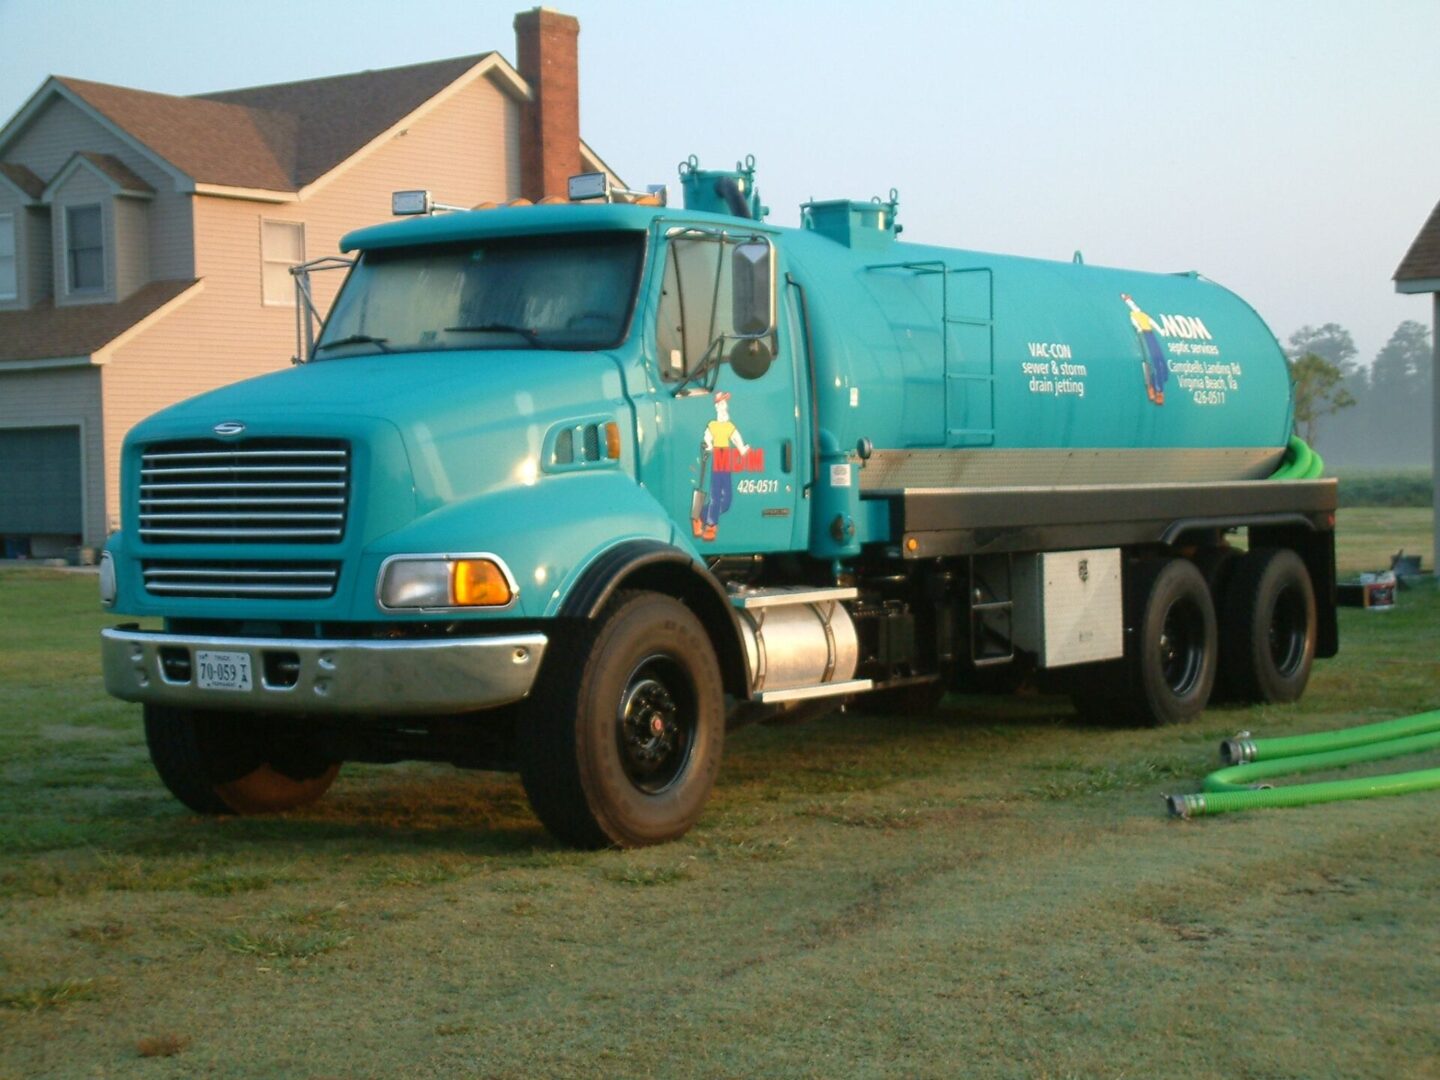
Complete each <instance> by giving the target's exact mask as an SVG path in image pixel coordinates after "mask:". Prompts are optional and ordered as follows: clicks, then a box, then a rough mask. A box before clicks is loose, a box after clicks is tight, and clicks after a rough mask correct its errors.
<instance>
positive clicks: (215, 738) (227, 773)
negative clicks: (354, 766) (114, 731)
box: [145, 705, 340, 814]
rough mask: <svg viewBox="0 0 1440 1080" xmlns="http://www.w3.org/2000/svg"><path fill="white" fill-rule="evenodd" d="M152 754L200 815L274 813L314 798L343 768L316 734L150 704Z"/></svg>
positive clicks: (147, 716)
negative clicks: (317, 744)
mask: <svg viewBox="0 0 1440 1080" xmlns="http://www.w3.org/2000/svg"><path fill="white" fill-rule="evenodd" d="M145 742H146V745H147V746H148V747H149V749H150V760H151V762H152V763H153V764H154V766H155V771H156V772H157V773H159V774H160V779H161V781H162V782H163V783H164V784H165V786H166V788H168V789H169V791H170V793H171V794H172V795H174V796H175V797H176V798H177V799H179V800H180V801H181V802H182V803H184V804H185V805H186V806H188V807H189V808H190V809H191V810H194V811H195V812H196V813H197V814H269V813H278V812H279V811H282V810H293V809H295V808H296V807H300V806H304V805H306V804H307V803H312V802H314V801H315V800H316V799H318V798H320V796H322V795H324V794H325V792H326V791H327V790H329V788H330V785H331V784H332V783H334V781H335V777H336V776H337V775H338V774H339V772H340V765H339V763H338V762H335V761H331V760H330V759H328V758H326V757H324V756H323V755H322V754H321V753H320V752H319V750H318V749H317V748H316V747H315V745H314V743H313V741H312V740H310V739H307V738H306V737H305V736H304V735H303V734H300V733H287V732H283V731H280V730H277V728H276V727H275V726H274V725H272V724H271V723H270V722H268V721H266V720H265V719H263V718H261V717H257V716H250V715H245V714H237V713H212V712H205V711H202V710H199V709H177V708H169V707H166V706H160V705H146V706H145Z"/></svg>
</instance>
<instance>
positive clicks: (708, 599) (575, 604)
mask: <svg viewBox="0 0 1440 1080" xmlns="http://www.w3.org/2000/svg"><path fill="white" fill-rule="evenodd" d="M623 588H642V589H651V590H654V591H656V592H663V593H666V594H668V595H671V596H674V597H677V598H678V599H680V600H683V601H684V602H685V603H686V604H687V605H688V606H689V607H690V609H691V610H692V611H693V612H695V614H696V615H697V616H698V617H699V619H700V622H701V623H702V624H703V625H704V626H705V629H706V631H708V632H709V634H710V640H711V641H713V642H714V644H715V654H716V656H717V658H718V659H719V661H720V673H721V676H722V678H723V679H724V682H725V689H726V692H728V693H730V694H731V695H733V696H735V697H741V698H743V697H747V696H749V692H750V673H749V669H748V666H747V663H746V660H745V648H744V644H743V642H742V641H741V638H740V630H739V626H738V625H737V623H736V621H735V615H734V611H733V609H732V608H731V606H730V598H729V596H728V595H727V594H726V592H725V589H724V587H723V586H722V585H721V584H720V582H719V581H717V580H716V579H715V576H714V575H713V574H711V573H710V571H709V570H708V569H706V567H705V566H704V564H702V563H701V562H700V561H699V560H697V559H696V558H695V556H693V555H691V554H690V553H689V552H687V551H684V550H682V549H681V548H678V547H675V546H674V545H672V544H667V543H664V542H663V541H659V540H646V539H635V540H625V541H622V542H620V543H618V544H616V545H614V546H613V547H609V548H606V549H605V550H604V551H603V552H601V553H600V554H599V555H598V556H596V558H594V559H593V560H591V562H590V564H589V565H588V566H587V567H586V568H585V569H584V570H583V571H582V572H581V574H580V576H579V577H578V578H577V579H576V581H575V582H574V584H573V585H571V587H570V589H569V591H568V593H567V594H566V596H565V600H564V602H563V603H562V604H561V606H560V608H559V610H558V612H557V614H558V615H559V616H561V617H562V618H575V619H593V618H595V617H596V616H598V615H599V614H600V612H602V611H603V610H604V609H605V605H606V604H608V603H609V602H610V599H611V597H613V596H614V595H615V593H616V591H617V590H620V589H623Z"/></svg>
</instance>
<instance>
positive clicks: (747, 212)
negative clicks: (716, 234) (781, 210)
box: [680, 154, 770, 221]
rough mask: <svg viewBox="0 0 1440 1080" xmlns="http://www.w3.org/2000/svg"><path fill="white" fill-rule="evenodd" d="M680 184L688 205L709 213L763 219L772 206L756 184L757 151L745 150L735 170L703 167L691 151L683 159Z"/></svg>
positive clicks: (689, 208)
mask: <svg viewBox="0 0 1440 1080" xmlns="http://www.w3.org/2000/svg"><path fill="white" fill-rule="evenodd" d="M680 187H681V189H682V190H683V191H684V192H685V209H686V210H699V211H702V212H704V213H707V214H729V215H730V216H731V217H742V218H750V219H751V220H753V221H764V220H765V215H766V214H768V213H770V208H769V207H768V206H766V205H764V204H763V203H762V202H761V201H760V192H759V190H758V189H757V188H756V187H755V155H754V154H746V155H745V160H744V161H737V162H736V163H735V168H734V169H733V170H724V169H702V168H700V160H699V159H698V158H697V157H696V156H695V155H694V154H691V155H690V157H689V158H687V159H686V160H685V161H682V162H681V163H680Z"/></svg>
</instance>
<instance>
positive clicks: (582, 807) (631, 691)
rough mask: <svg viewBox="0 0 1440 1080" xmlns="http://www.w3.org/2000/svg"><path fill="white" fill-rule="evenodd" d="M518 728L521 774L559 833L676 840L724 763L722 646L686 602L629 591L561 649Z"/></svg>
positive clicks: (589, 839)
mask: <svg viewBox="0 0 1440 1080" xmlns="http://www.w3.org/2000/svg"><path fill="white" fill-rule="evenodd" d="M519 724H520V727H519V732H518V743H519V752H520V755H519V756H520V778H521V780H522V782H523V783H524V785H525V793H526V795H528V796H529V798H530V804H531V806H532V807H533V808H534V810H535V813H536V815H537V816H538V817H539V818H540V820H541V821H542V822H543V823H544V825H545V827H546V828H547V829H549V830H550V831H551V832H552V833H554V834H555V836H557V837H558V838H559V839H561V840H563V841H565V842H566V843H569V844H573V845H575V846H576V847H584V848H598V847H611V846H616V847H639V846H643V845H646V844H658V843H663V842H664V841H666V840H673V839H675V838H676V837H678V836H681V835H683V834H684V833H685V832H686V831H688V830H689V828H690V827H691V826H692V825H693V824H694V823H695V821H696V820H697V819H698V818H699V816H700V812H701V810H702V809H703V808H704V806H705V801H706V799H707V798H708V797H709V795H710V788H711V787H712V786H713V784H714V782H715V774H716V772H717V771H718V770H719V767H720V755H721V750H722V745H723V741H724V737H725V712H724V691H723V688H722V684H721V680H720V665H719V662H718V661H717V660H716V658H715V650H714V648H713V647H712V645H711V644H710V639H709V637H708V636H707V634H706V633H705V628H704V627H703V626H702V625H701V624H700V620H699V619H697V618H696V617H695V615H694V614H693V613H692V612H691V611H690V610H689V609H688V608H687V607H685V605H684V604H682V603H680V601H678V600H675V599H673V598H672V597H669V596H663V595H660V594H658V593H649V592H633V593H623V594H621V595H620V597H619V598H618V599H616V600H615V601H614V602H612V603H611V604H610V606H609V607H608V608H606V610H605V612H604V613H602V614H601V615H600V616H599V618H597V619H596V620H594V621H593V622H591V623H587V624H585V625H584V626H583V627H581V628H578V629H577V631H576V632H575V633H574V634H573V635H572V636H571V637H570V638H569V640H566V639H563V638H562V639H561V640H560V641H558V642H557V643H556V646H554V647H552V649H551V652H550V655H549V656H548V657H547V658H546V670H545V671H544V672H542V673H541V690H540V692H539V694H538V695H537V696H536V698H535V699H534V701H533V702H532V703H531V705H530V707H529V708H528V709H526V710H525V711H524V713H523V715H522V717H521V719H520V721H519Z"/></svg>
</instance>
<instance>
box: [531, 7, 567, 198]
mask: <svg viewBox="0 0 1440 1080" xmlns="http://www.w3.org/2000/svg"><path fill="white" fill-rule="evenodd" d="M579 37H580V20H579V19H576V18H575V17H574V16H573V15H562V14H561V13H560V12H558V11H553V10H551V9H550V8H543V7H537V8H534V9H533V10H530V11H522V12H520V14H518V15H516V16H515V53H516V61H517V64H518V67H519V69H520V74H521V75H522V76H523V77H524V79H525V81H526V82H528V83H529V84H530V89H532V90H533V91H534V92H535V100H534V101H532V102H530V103H529V104H528V105H526V106H525V107H524V109H523V111H522V114H521V121H520V193H521V194H522V195H524V196H525V198H527V199H533V200H536V201H538V200H539V199H541V198H543V197H544V196H546V195H559V196H560V197H562V198H564V197H565V195H566V193H567V181H568V180H569V179H570V177H572V176H574V175H575V174H576V173H578V172H581V171H583V170H582V169H581V166H580V65H579V61H578V52H579V50H578V42H579Z"/></svg>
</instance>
